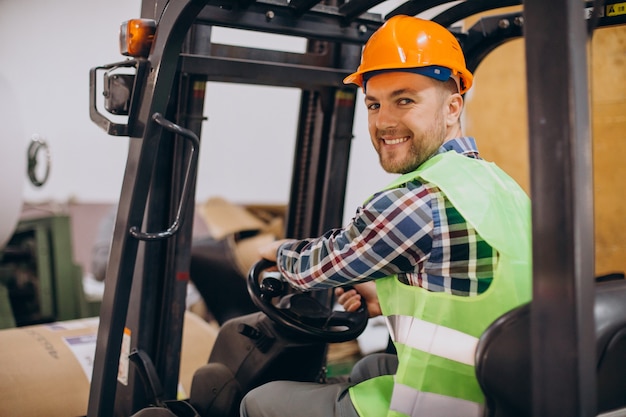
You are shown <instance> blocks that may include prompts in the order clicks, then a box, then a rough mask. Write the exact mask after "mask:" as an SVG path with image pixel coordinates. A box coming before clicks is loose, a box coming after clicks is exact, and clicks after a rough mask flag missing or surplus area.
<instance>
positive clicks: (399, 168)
mask: <svg viewBox="0 0 626 417" xmlns="http://www.w3.org/2000/svg"><path fill="white" fill-rule="evenodd" d="M445 135H446V129H445V125H444V123H443V118H440V119H439V120H437V122H436V123H435V124H434V125H433V126H432V127H431V128H430V129H429V130H427V131H426V132H423V134H422V135H421V138H420V140H419V142H418V144H419V145H416V141H415V138H413V139H412V140H411V146H410V147H409V150H408V152H407V154H406V155H404V157H403V158H401V159H398V158H389V157H388V158H384V157H383V153H382V152H379V153H378V157H379V162H380V165H381V166H382V167H383V169H384V170H385V171H387V172H389V173H390V174H406V173H408V172H411V171H415V170H416V169H417V168H418V167H419V166H420V165H422V164H423V163H424V162H425V161H426V160H427V159H429V158H430V157H431V156H433V155H434V154H435V152H437V150H438V149H439V147H440V146H441V145H442V144H443V142H444V138H445Z"/></svg>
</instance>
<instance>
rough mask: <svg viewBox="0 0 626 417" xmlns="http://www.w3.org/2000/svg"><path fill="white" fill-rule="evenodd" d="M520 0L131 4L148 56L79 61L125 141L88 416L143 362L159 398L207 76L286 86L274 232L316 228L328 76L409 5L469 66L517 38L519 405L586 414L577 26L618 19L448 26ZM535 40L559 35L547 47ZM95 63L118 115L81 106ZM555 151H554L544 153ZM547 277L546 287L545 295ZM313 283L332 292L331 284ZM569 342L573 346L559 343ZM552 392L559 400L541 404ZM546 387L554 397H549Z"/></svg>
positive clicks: (171, 351)
mask: <svg viewBox="0 0 626 417" xmlns="http://www.w3.org/2000/svg"><path fill="white" fill-rule="evenodd" d="M521 3H522V2H521V1H520V0H466V1H462V2H456V1H446V0H410V1H404V2H400V1H383V0H351V1H342V0H326V1H319V0H290V1H289V0H256V1H255V0H168V1H165V0H144V1H142V4H141V16H140V17H141V18H142V19H148V20H152V21H154V22H155V25H154V28H155V32H154V38H153V42H152V45H151V48H150V50H149V53H148V54H146V55H145V56H138V57H133V58H129V59H127V60H125V61H121V62H118V63H114V64H108V65H103V66H98V67H94V68H93V69H92V70H91V73H90V117H91V119H92V120H93V121H94V123H96V124H97V125H99V126H100V127H102V128H103V129H104V130H105V131H107V132H108V133H109V134H110V135H113V136H128V137H130V138H131V140H130V145H129V151H128V159H127V165H126V170H125V174H124V178H123V184H122V189H121V194H120V200H119V205H118V212H117V219H116V226H115V231H114V236H113V244H112V247H111V253H110V258H109V266H108V268H107V276H106V283H107V284H106V287H105V292H104V297H103V301H102V306H101V311H100V326H99V329H98V341H97V346H96V354H95V362H94V368H93V376H92V383H91V390H90V398H89V405H88V416H89V417H110V416H113V415H119V416H129V415H131V414H133V412H135V411H137V410H139V409H141V408H143V407H145V406H146V405H148V394H147V390H146V384H147V382H146V381H145V380H143V379H142V375H145V374H146V372H148V373H149V372H151V370H152V369H154V371H155V372H156V374H157V376H158V379H159V380H160V381H161V382H162V384H163V397H164V398H176V393H177V384H178V374H179V359H180V352H181V340H182V324H183V315H184V311H185V289H186V285H187V282H188V280H189V263H190V251H191V240H192V222H191V221H190V219H192V218H193V210H194V205H195V201H194V195H195V184H196V172H197V164H198V152H199V148H200V146H202V144H201V141H200V137H201V133H202V129H201V128H202V122H203V120H204V115H203V110H204V103H205V99H209V100H219V97H205V85H206V83H207V82H210V81H217V82H226V83H243V84H256V85H266V86H278V87H293V88H297V89H300V90H301V98H300V110H299V120H298V126H297V134H296V138H295V152H294V158H293V165H292V167H293V169H292V179H291V190H290V198H289V202H288V207H287V221H286V228H285V235H286V236H288V237H293V238H302V237H307V236H315V235H319V234H321V233H323V232H324V231H326V230H328V229H329V228H332V227H337V226H340V225H341V221H342V218H343V199H344V195H345V191H346V181H347V170H348V162H349V156H350V145H351V140H352V130H353V121H354V115H355V100H356V97H357V89H356V87H355V86H347V85H344V84H343V83H342V80H343V78H344V77H345V76H347V75H348V74H350V73H351V72H353V71H354V70H355V69H356V67H357V66H358V64H359V61H360V52H361V48H362V46H363V45H364V43H365V42H366V41H367V39H368V38H369V37H370V35H371V34H372V33H373V32H374V31H375V30H376V29H377V28H378V27H380V25H382V23H383V22H384V21H385V20H387V19H388V18H390V17H391V16H394V15H397V14H407V15H420V14H422V13H430V14H431V15H432V14H434V16H432V17H431V19H432V20H434V21H436V22H438V23H440V24H442V25H443V26H445V27H449V28H450V30H451V31H452V32H453V33H454V34H455V35H456V36H457V37H458V39H459V41H460V43H461V45H462V47H463V49H464V51H465V54H466V58H467V64H468V68H469V69H470V70H471V71H474V70H475V69H476V68H477V67H478V65H479V63H480V62H481V61H482V59H483V58H484V57H485V56H486V55H487V54H488V53H489V52H491V51H492V50H493V49H495V48H496V47H497V46H498V45H500V44H502V43H504V42H506V41H508V40H510V39H514V38H519V37H520V36H525V39H526V50H527V51H532V53H530V54H528V56H527V68H528V71H527V74H528V84H529V87H528V93H529V97H530V98H531V99H530V100H529V115H530V119H529V127H530V135H531V148H532V149H531V161H530V163H531V172H533V178H532V182H531V184H532V191H533V197H534V198H533V225H534V226H533V232H534V233H535V236H541V239H535V240H534V250H533V254H534V262H535V267H534V268H535V269H534V275H535V277H534V280H535V285H534V288H535V290H534V301H533V306H534V307H533V314H536V316H535V320H534V321H533V325H534V327H533V332H534V334H536V335H541V337H540V338H536V339H534V343H533V345H532V346H533V354H534V355H533V356H534V359H535V362H534V365H533V371H534V373H533V375H534V384H533V387H534V388H533V392H534V393H536V394H537V395H535V397H534V404H535V409H536V410H537V412H536V414H535V415H536V416H538V417H539V416H548V415H571V416H575V415H576V416H583V415H585V416H588V415H592V414H590V413H591V411H590V410H591V409H592V404H593V389H589V387H591V386H593V384H594V377H593V370H592V369H590V368H589V366H590V365H589V364H588V363H586V362H584V360H583V357H584V356H587V355H589V354H592V352H591V349H592V344H591V341H592V339H593V326H592V323H591V321H592V314H591V313H590V312H591V309H592V307H593V305H592V303H593V301H592V298H591V299H590V297H586V298H585V297H584V296H583V294H585V293H587V294H591V291H590V288H589V286H590V285H591V283H590V281H589V279H588V278H589V277H590V276H592V275H593V259H591V256H592V254H593V242H590V241H589V240H588V239H583V238H582V237H581V236H589V235H592V233H590V230H592V227H593V224H592V216H591V213H592V207H591V205H590V204H591V203H589V201H590V199H589V194H590V190H591V172H590V166H591V164H590V163H589V161H587V160H582V159H581V158H584V157H583V156H582V155H585V154H586V155H589V154H588V153H586V149H587V147H589V146H590V134H589V126H588V124H589V121H588V113H589V112H588V109H587V107H586V106H587V104H586V101H585V97H586V95H587V70H586V68H587V56H586V52H585V51H586V47H587V46H586V44H587V41H588V31H587V28H588V27H592V26H607V25H613V24H618V23H619V24H621V23H623V17H622V16H614V17H611V16H607V15H606V14H605V13H598V11H602V10H603V9H601V8H600V7H598V6H597V5H595V4H594V3H592V2H588V3H584V2H570V1H567V0H553V1H551V2H544V1H543V0H528V1H525V2H524V4H523V11H521V9H522V8H521V7H520V11H518V12H514V13H510V12H509V13H501V14H495V15H488V16H485V17H482V18H481V19H479V20H478V22H477V23H476V24H474V25H473V26H471V27H469V28H462V27H461V26H458V25H457V23H459V22H460V21H462V20H463V19H465V18H467V17H469V16H473V15H476V14H478V13H482V12H486V11H491V10H494V9H498V8H501V7H505V6H521V5H522V4H521ZM595 3H597V2H595ZM603 3H605V7H606V5H610V4H615V3H619V2H618V1H616V0H607V1H605V2H603ZM385 5H387V6H388V8H389V9H390V10H388V11H386V12H385V13H380V12H375V11H373V10H375V9H373V8H375V7H377V6H381V7H382V6H385ZM442 6H447V8H443V9H442ZM433 10H437V12H433ZM555 10H556V11H557V13H555V12H554V11H555ZM585 10H587V11H588V13H584V11H585ZM213 27H227V28H233V29H241V30H248V31H254V32H266V33H273V34H279V35H286V36H293V37H298V38H304V39H306V40H307V47H306V52H305V53H294V52H282V51H278V50H271V49H256V48H250V47H242V46H232V45H223V44H218V43H215V42H213V41H212V36H211V35H212V28H213ZM546 43H548V44H549V45H551V46H554V45H557V44H558V45H560V46H558V47H554V48H550V50H548V48H547V47H545V45H546ZM547 62H550V63H553V62H559V63H562V65H558V71H557V68H556V67H555V66H554V65H548V67H549V69H546V63H547ZM129 71H130V74H129ZM103 73H104V79H105V82H104V85H103V89H104V95H105V107H106V110H107V112H108V113H110V114H116V115H123V116H126V118H125V120H126V121H125V123H120V122H116V121H113V120H111V119H110V118H109V117H108V116H107V115H105V114H104V113H103V112H102V111H101V109H99V108H98V105H97V100H96V96H97V94H96V93H97V90H98V88H97V85H98V83H97V79H98V77H99V76H100V75H102V74H103ZM120 97H121V99H120ZM233 111H237V109H233ZM572 114H573V115H575V116H576V117H571V115H572ZM242 116H243V117H245V115H242ZM563 149H565V150H566V151H563ZM556 154H558V155H561V156H562V157H561V158H553V156H554V155H556ZM563 155H565V156H563ZM223 157H224V158H228V156H227V155H224V156H223ZM233 160H234V158H233ZM546 179H550V181H549V182H546ZM555 190H560V193H555V192H554V191H555ZM164 202H166V203H165V204H164ZM563 207H568V210H564V209H563ZM570 207H572V208H574V209H573V210H570V209H569V208H570ZM556 226H559V228H558V229H556V228H555V227H556ZM538 232H541V233H538ZM554 247H559V248H561V253H560V256H559V257H558V258H556V259H555V258H553V257H548V256H546V255H545V252H546V251H545V248H554ZM581 253H582V254H586V255H584V256H582V257H581V256H580V254H581ZM544 290H546V291H544ZM555 291H558V294H559V297H558V299H554V298H552V297H551V296H550V295H549V294H550V293H554V292H555ZM319 297H321V298H325V300H326V302H327V303H330V302H331V301H332V300H331V295H330V293H328V294H320V295H319ZM564 323H567V325H564ZM554 329H560V330H559V331H558V332H556V333H555V332H554ZM565 346H567V347H565ZM572 348H573V349H574V352H573V354H572V355H564V354H562V350H563V349H565V350H567V351H569V350H571V349H572ZM559 349H560V350H559ZM132 352H141V355H137V354H135V355H130V361H131V362H133V364H132V365H131V364H129V363H128V360H126V358H128V357H129V354H130V353H132ZM146 357H147V358H148V361H149V363H147V364H146V363H145V358H146ZM137 358H141V359H137ZM556 379H558V381H557V380H556ZM557 387H558V390H559V391H558V393H557V392H556V390H557ZM564 394H565V395H564ZM551 398H558V399H559V401H560V407H561V408H559V412H558V413H556V414H555V413H554V412H553V411H554V409H552V408H551V407H553V406H552V405H551V404H552V403H551V401H553V400H551ZM563 401H565V402H566V403H567V401H570V403H569V404H566V407H565V408H562V405H563ZM559 413H560V414H559Z"/></svg>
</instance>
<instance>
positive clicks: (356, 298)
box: [335, 281, 382, 317]
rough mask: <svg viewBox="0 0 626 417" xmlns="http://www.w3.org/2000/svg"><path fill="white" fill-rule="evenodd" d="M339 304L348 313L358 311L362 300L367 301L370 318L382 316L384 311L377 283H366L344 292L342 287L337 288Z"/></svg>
mask: <svg viewBox="0 0 626 417" xmlns="http://www.w3.org/2000/svg"><path fill="white" fill-rule="evenodd" d="M335 295H336V296H337V302H338V303H339V304H341V305H342V306H343V308H344V309H345V310H346V311H350V312H352V311H356V310H357V309H358V308H359V307H360V306H361V298H362V299H364V300H365V305H366V306H367V311H368V312H369V316H370V317H376V316H380V315H381V314H382V311H381V309H380V303H379V302H378V294H377V293H376V283H374V281H369V282H364V283H362V284H356V285H354V289H351V290H348V291H346V290H344V289H343V288H341V287H338V288H335Z"/></svg>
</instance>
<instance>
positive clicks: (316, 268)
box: [278, 186, 433, 290]
mask: <svg viewBox="0 0 626 417" xmlns="http://www.w3.org/2000/svg"><path fill="white" fill-rule="evenodd" d="M432 231H433V220H432V212H431V207H430V198H429V192H428V189H427V188H426V187H424V186H418V187H417V188H413V189H411V190H409V189H408V188H404V187H402V188H396V189H392V190H387V191H383V192H381V193H378V194H376V195H375V196H374V197H373V198H372V199H371V200H370V201H368V202H367V203H366V204H365V205H364V206H363V207H359V208H358V209H357V212H356V214H355V216H354V218H353V219H352V221H351V222H350V223H349V224H348V225H347V226H346V227H344V228H342V229H333V230H330V231H329V232H327V233H326V234H324V235H323V236H321V237H319V238H316V239H304V240H297V241H291V242H287V243H285V244H283V245H281V247H280V248H279V250H278V268H279V270H280V272H281V273H282V274H283V276H284V277H285V278H286V279H287V280H289V282H290V283H291V285H292V286H294V287H296V288H298V289H301V290H310V289H322V288H329V287H336V286H341V285H346V284H350V283H357V282H362V281H368V280H372V279H376V278H382V277H385V276H389V275H392V274H397V273H401V272H408V271H413V270H414V269H415V265H417V264H418V263H419V262H420V261H421V260H423V259H424V258H425V257H426V256H427V254H428V253H430V250H431V246H432Z"/></svg>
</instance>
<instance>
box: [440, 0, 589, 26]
mask: <svg viewBox="0 0 626 417" xmlns="http://www.w3.org/2000/svg"><path fill="white" fill-rule="evenodd" d="M521 3H522V2H521V0H481V1H464V2H461V3H459V4H457V5H456V6H452V7H450V8H449V9H447V10H446V11H444V12H442V13H440V14H438V15H437V16H435V17H433V19H432V20H433V21H435V22H437V23H439V24H440V25H442V26H444V27H448V26H450V25H453V24H454V23H456V22H458V21H460V20H463V19H465V18H466V17H469V16H473V15H475V14H477V13H481V12H484V11H487V10H493V9H498V8H500V7H508V6H518V5H520V4H521ZM581 13H582V12H581Z"/></svg>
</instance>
